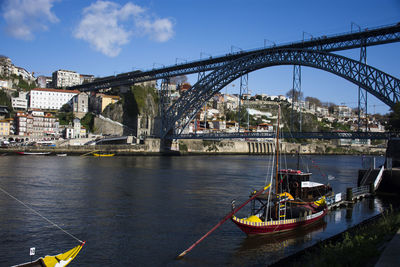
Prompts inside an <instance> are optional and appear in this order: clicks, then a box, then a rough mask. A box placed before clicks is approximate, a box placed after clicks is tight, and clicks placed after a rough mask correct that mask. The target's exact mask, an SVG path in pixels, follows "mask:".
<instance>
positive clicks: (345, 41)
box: [70, 24, 400, 91]
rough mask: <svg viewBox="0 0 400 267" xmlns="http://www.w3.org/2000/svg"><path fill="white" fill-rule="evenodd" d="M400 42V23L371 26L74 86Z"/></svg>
mask: <svg viewBox="0 0 400 267" xmlns="http://www.w3.org/2000/svg"><path fill="white" fill-rule="evenodd" d="M399 41H400V24H395V25H390V26H385V27H378V28H375V29H368V30H364V31H360V32H350V33H343V34H337V35H330V36H325V35H324V36H320V37H317V38H311V39H309V40H302V41H299V42H292V43H287V44H281V45H273V46H270V47H264V48H261V49H254V50H247V51H240V52H237V53H229V54H226V55H223V56H217V57H210V58H207V59H202V60H197V61H192V62H187V63H184V64H179V65H178V64H175V65H172V66H167V67H163V68H159V69H152V70H148V71H132V72H127V73H122V74H118V75H115V76H109V77H104V78H101V79H96V81H94V82H92V83H87V84H82V85H77V86H73V87H70V89H78V90H81V91H96V90H100V89H104V88H109V87H115V86H123V85H132V84H134V83H140V82H145V81H150V80H158V79H165V78H170V77H174V76H179V75H187V74H193V73H200V72H206V71H212V70H215V69H217V68H220V67H222V66H224V65H226V64H228V63H229V62H232V61H235V60H237V59H239V58H243V57H247V56H250V55H257V54H259V53H260V52H264V53H271V52H272V51H275V50H277V49H279V50H281V49H309V50H318V51H326V52H333V51H340V50H347V49H354V48H360V47H362V46H374V45H381V44H388V43H394V42H399Z"/></svg>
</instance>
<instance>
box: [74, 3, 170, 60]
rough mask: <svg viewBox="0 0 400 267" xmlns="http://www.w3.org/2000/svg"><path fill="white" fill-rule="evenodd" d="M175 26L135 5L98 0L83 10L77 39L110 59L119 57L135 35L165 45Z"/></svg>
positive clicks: (76, 34)
mask: <svg viewBox="0 0 400 267" xmlns="http://www.w3.org/2000/svg"><path fill="white" fill-rule="evenodd" d="M173 26H174V25H173V23H172V21H171V20H169V19H158V18H152V16H150V15H149V14H148V12H147V10H146V9H144V8H142V7H140V6H138V5H135V4H133V3H131V2H128V3H127V4H125V5H124V6H121V5H119V4H117V3H114V2H111V1H102V0H98V1H97V2H95V3H93V4H91V5H90V6H88V7H86V8H85V9H84V10H83V17H82V20H81V21H80V23H79V25H78V27H77V28H76V29H75V31H74V37H75V38H77V39H82V40H84V41H86V42H88V43H89V44H90V45H91V46H92V47H93V48H94V49H95V50H97V51H99V52H101V53H103V54H105V55H107V56H109V57H115V56H117V55H118V54H119V53H120V52H121V47H122V46H123V45H125V44H127V43H129V42H130V39H131V37H132V36H133V35H134V34H135V35H140V34H144V35H148V36H149V37H150V38H151V39H153V40H156V41H158V42H165V41H167V40H169V39H170V38H171V37H172V36H173V34H174V31H173Z"/></svg>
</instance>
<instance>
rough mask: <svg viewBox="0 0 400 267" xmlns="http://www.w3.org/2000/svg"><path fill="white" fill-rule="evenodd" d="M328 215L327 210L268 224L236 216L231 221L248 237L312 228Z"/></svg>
mask: <svg viewBox="0 0 400 267" xmlns="http://www.w3.org/2000/svg"><path fill="white" fill-rule="evenodd" d="M326 213H327V209H324V210H322V211H320V212H317V213H314V214H311V215H308V216H304V217H299V218H295V219H288V220H280V221H268V222H250V221H247V220H245V219H240V218H237V217H236V216H232V218H231V220H232V222H233V223H235V224H236V225H237V226H238V227H239V228H240V229H241V230H242V231H243V232H244V233H246V234H247V235H259V234H278V233H283V232H287V231H292V230H295V229H298V228H299V227H307V226H310V225H312V224H314V223H316V222H318V221H320V220H321V219H322V218H324V216H325V215H326Z"/></svg>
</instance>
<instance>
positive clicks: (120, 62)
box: [0, 0, 400, 113]
mask: <svg viewBox="0 0 400 267" xmlns="http://www.w3.org/2000/svg"><path fill="white" fill-rule="evenodd" d="M0 5H1V6H0V8H1V16H0V31H1V37H2V38H1V41H0V54H3V55H6V56H8V57H10V58H11V59H12V61H13V63H14V64H15V65H17V66H21V67H24V68H25V69H26V70H28V71H30V72H35V73H36V75H51V73H52V72H53V71H55V70H58V69H68V70H74V71H77V72H79V73H81V74H93V75H95V76H99V77H100V76H109V75H114V74H117V73H122V72H128V71H132V70H136V69H141V70H148V69H151V68H153V66H154V67H161V66H162V65H173V64H175V63H183V62H185V61H190V60H196V59H199V58H200V56H201V55H202V57H207V56H210V55H211V56H218V55H223V54H226V53H229V52H231V50H232V49H233V51H239V49H244V50H246V49H253V48H258V47H262V46H263V45H264V42H266V44H267V45H269V44H272V42H275V43H276V44H280V43H285V42H292V41H297V40H301V39H302V38H303V32H304V36H305V38H310V37H311V36H314V37H317V36H321V35H329V34H336V33H343V32H348V31H350V29H351V28H350V27H351V23H352V22H354V23H356V24H357V25H359V26H360V27H361V28H363V29H364V28H368V27H376V26H382V25H387V24H393V23H397V22H400V1H399V0H380V1H371V0H354V1H349V0H347V1H342V0H336V1H324V0H319V1H314V0H310V1H294V0H293V1H286V0H281V1H276V0H275V1H267V0H265V1H262V0H246V1H244V0H219V1H218V0H213V1H211V0H198V1H195V0H153V1H151V0H150V1H144V0H137V1H136V0H135V1H133V0H131V1H116V0H115V1H96V0H91V1H89V0H86V1H81V0H2V1H0ZM354 29H356V26H354ZM264 40H266V41H264ZM399 52H400V43H396V44H388V45H382V46H377V47H369V48H367V63H368V64H370V65H372V66H374V67H377V68H378V69H380V70H383V71H385V72H387V73H389V74H391V75H393V76H395V77H400V68H399V62H400V53H399ZM340 54H342V55H345V56H348V57H351V58H354V59H358V58H359V50H351V51H344V52H341V53H340ZM189 81H191V82H192V83H193V82H195V77H194V76H190V77H189ZM236 84H238V82H236ZM238 87H239V86H238V85H236V86H235V87H232V86H231V85H230V86H228V88H227V89H224V90H226V91H228V92H233V93H234V92H237V91H238V90H237V88H238ZM249 88H250V90H251V92H252V94H256V93H266V94H270V95H278V94H286V92H287V91H288V90H290V88H292V67H291V66H281V67H271V68H267V69H263V70H259V71H256V72H254V73H250V75H249ZM357 90H358V89H357V87H356V86H355V85H353V84H351V83H349V82H347V81H345V80H344V79H342V78H339V77H336V76H334V75H332V74H329V73H326V72H323V71H320V70H316V69H311V68H305V67H303V68H302V91H303V93H304V96H314V97H317V98H319V99H320V100H321V101H324V102H327V101H330V102H334V103H336V104H341V103H345V104H346V105H348V106H351V107H355V106H356V105H357ZM368 100H369V103H368V104H369V105H368V109H369V112H374V111H375V112H379V113H387V112H389V109H388V107H387V106H385V105H384V104H383V103H382V102H380V101H379V100H377V99H376V98H375V97H373V96H372V95H369V98H368Z"/></svg>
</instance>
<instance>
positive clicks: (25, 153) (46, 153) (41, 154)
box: [17, 151, 50, 156]
mask: <svg viewBox="0 0 400 267" xmlns="http://www.w3.org/2000/svg"><path fill="white" fill-rule="evenodd" d="M17 154H19V155H23V156H46V155H50V152H23V151H18V152H17Z"/></svg>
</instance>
